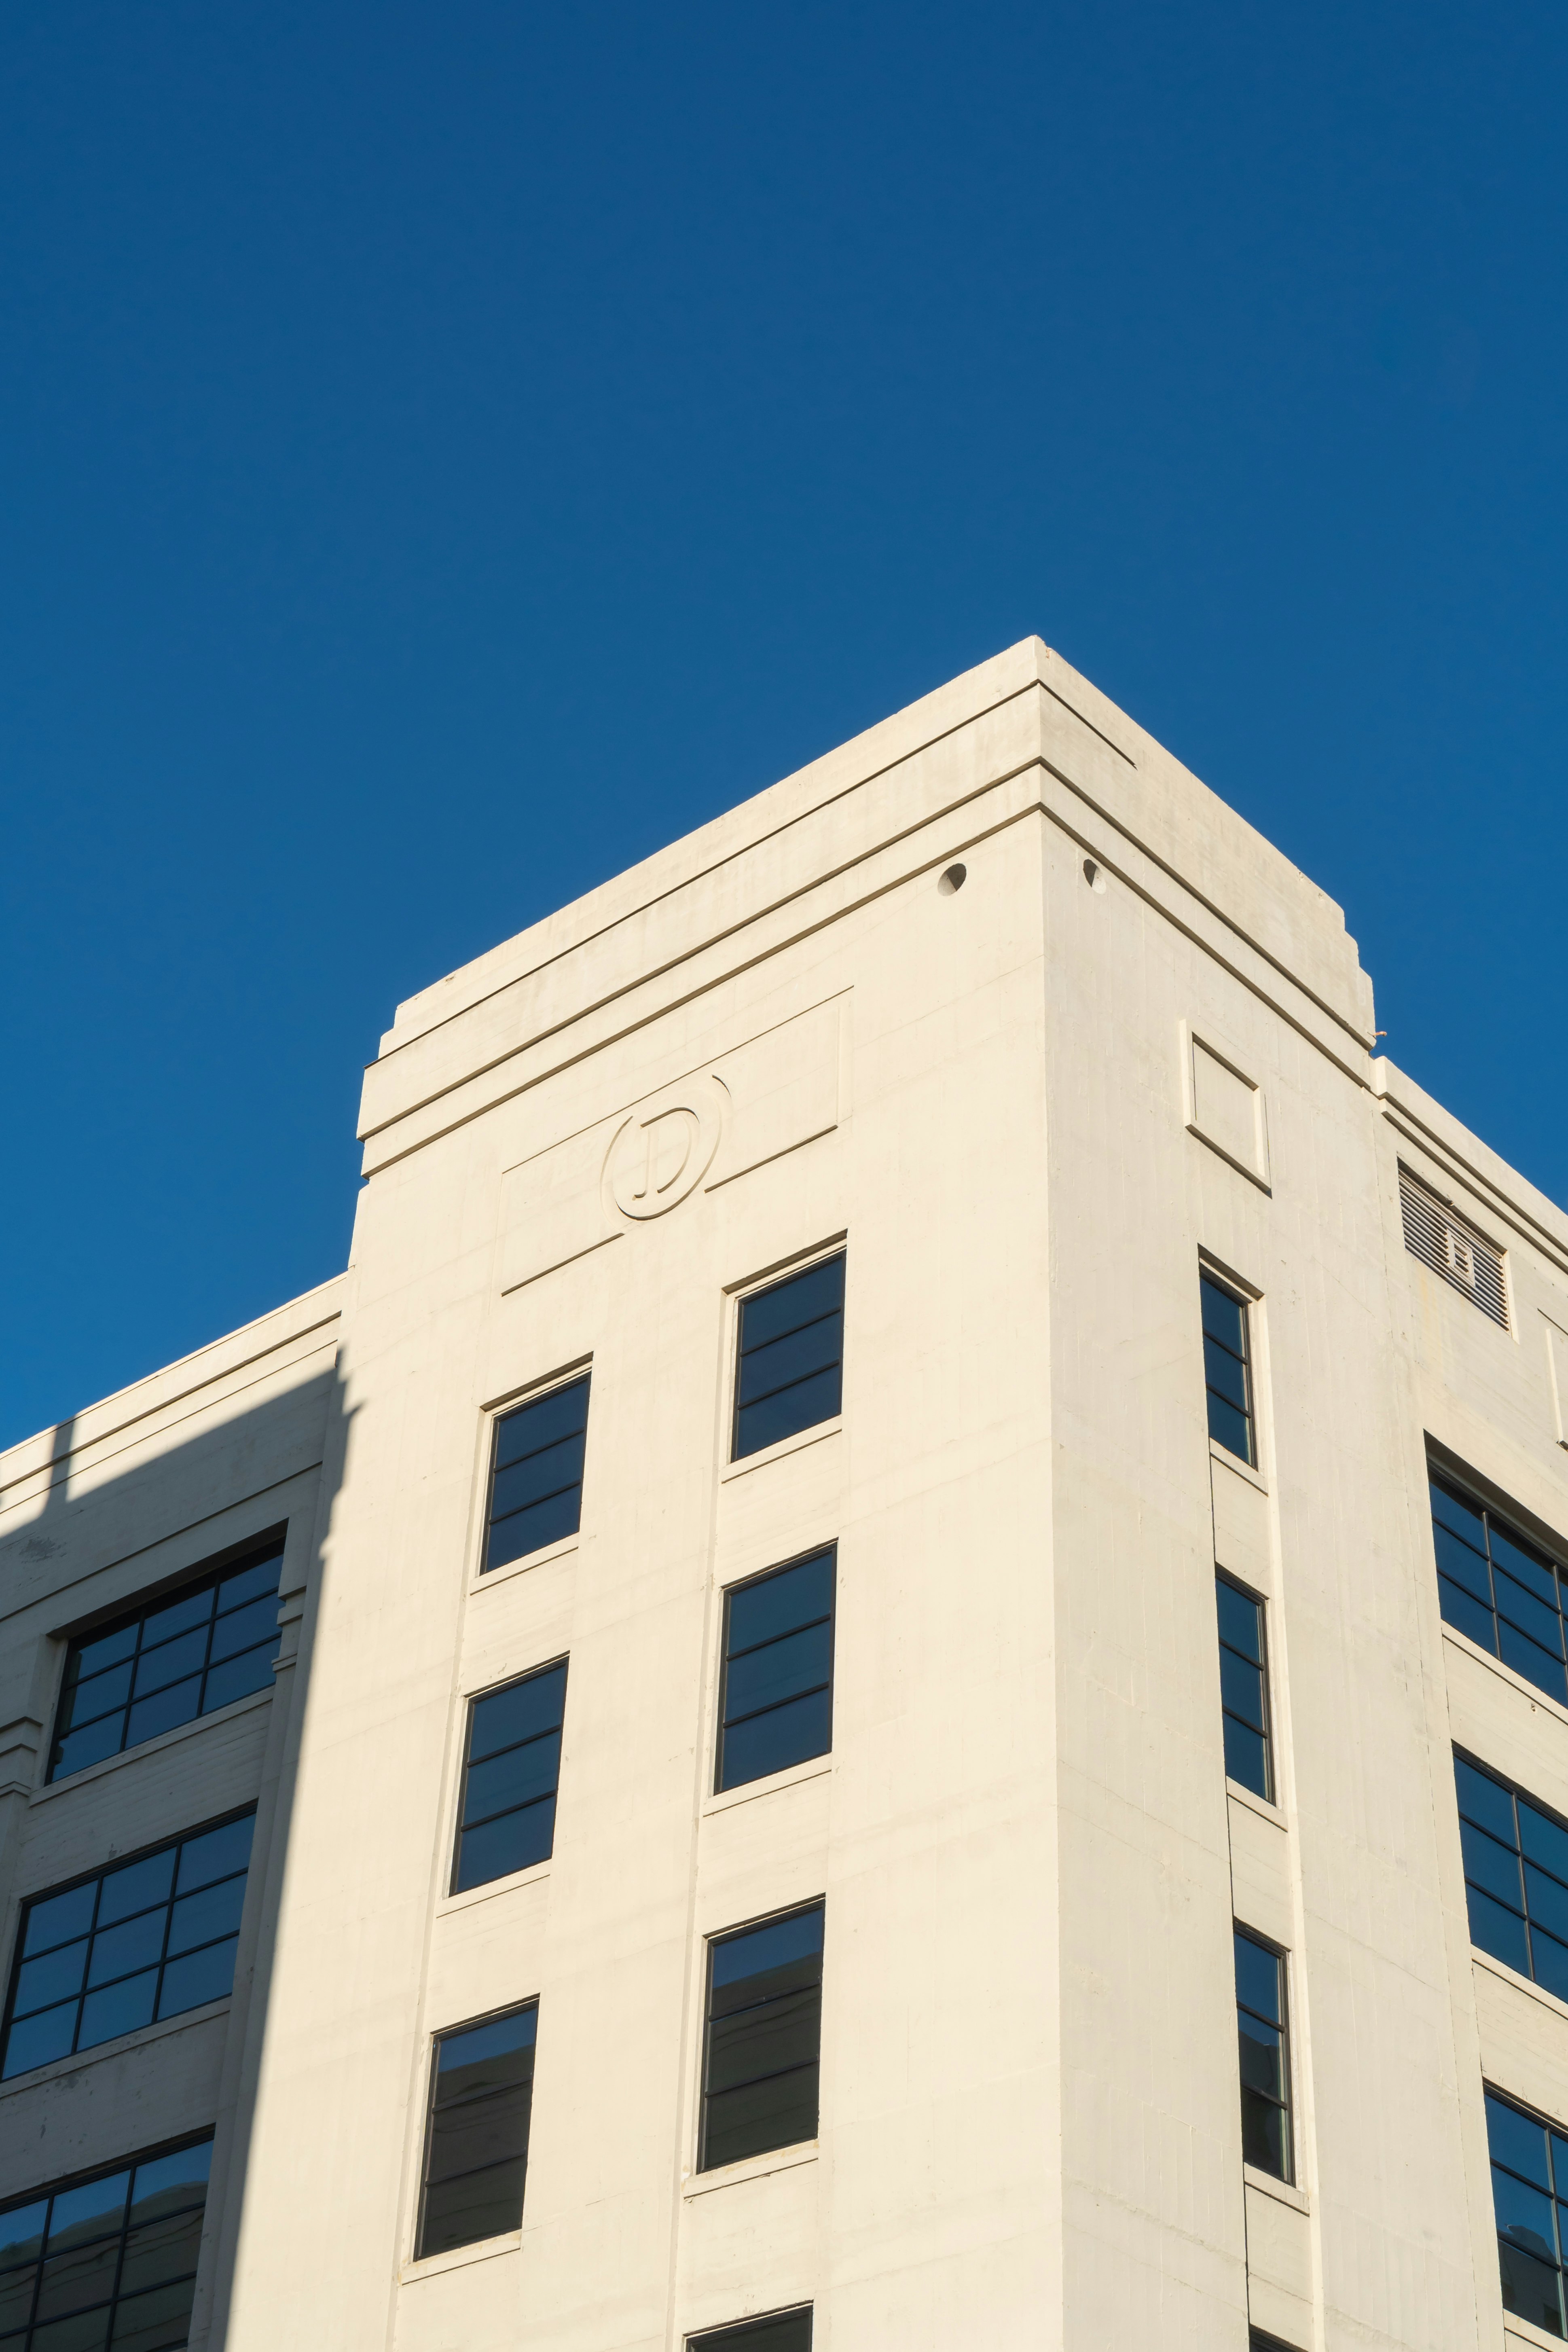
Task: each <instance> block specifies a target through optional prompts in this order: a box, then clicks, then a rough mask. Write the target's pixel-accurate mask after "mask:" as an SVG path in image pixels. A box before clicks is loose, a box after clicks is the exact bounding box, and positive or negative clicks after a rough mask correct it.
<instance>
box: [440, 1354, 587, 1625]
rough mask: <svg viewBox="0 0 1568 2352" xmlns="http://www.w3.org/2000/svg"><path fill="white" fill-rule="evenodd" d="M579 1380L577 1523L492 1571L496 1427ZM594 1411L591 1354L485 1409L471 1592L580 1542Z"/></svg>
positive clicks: (572, 1386) (501, 1561)
mask: <svg viewBox="0 0 1568 2352" xmlns="http://www.w3.org/2000/svg"><path fill="white" fill-rule="evenodd" d="M578 1381H583V1382H584V1384H585V1386H586V1388H587V1391H588V1401H587V1404H586V1406H585V1408H584V1416H583V1475H582V1476H581V1478H580V1479H579V1480H578V1481H577V1525H576V1526H575V1528H573V1529H572V1531H571V1533H570V1534H569V1535H563V1536H552V1537H551V1538H550V1539H549V1541H548V1542H546V1543H542V1544H540V1545H538V1546H537V1547H536V1548H535V1549H533V1550H532V1551H524V1552H519V1553H518V1554H517V1556H516V1557H515V1559H503V1560H500V1561H498V1562H497V1564H496V1565H495V1567H493V1568H491V1567H490V1566H489V1564H488V1559H489V1548H490V1528H491V1526H492V1520H491V1517H490V1505H491V1502H492V1501H493V1499H494V1496H495V1483H496V1469H497V1464H496V1455H497V1454H498V1453H499V1452H500V1442H501V1429H502V1427H503V1425H504V1424H505V1423H507V1422H508V1421H510V1418H511V1416H512V1414H513V1413H518V1412H527V1411H528V1410H529V1408H530V1406H531V1405H536V1404H542V1403H544V1402H545V1400H546V1399H547V1398H549V1397H552V1396H554V1395H555V1394H556V1392H557V1391H559V1390H562V1389H569V1388H574V1387H575V1386H576V1384H577V1382H578ZM593 1410H594V1359H593V1357H592V1356H584V1357H582V1358H581V1359H580V1360H578V1361H577V1362H576V1363H574V1364H568V1365H566V1366H564V1367H563V1369H562V1370H559V1371H553V1372H546V1373H544V1374H543V1375H542V1377H541V1378H540V1379H538V1380H536V1381H529V1382H528V1383H527V1384H526V1385H525V1386H524V1387H522V1388H520V1389H516V1390H513V1391H511V1393H510V1395H508V1396H505V1397H503V1398H502V1399H501V1400H500V1402H498V1403H495V1404H489V1405H487V1406H485V1408H484V1410H483V1413H482V1416H481V1423H480V1437H479V1450H480V1455H481V1459H480V1465H479V1508H478V1511H477V1512H476V1514H475V1517H476V1518H477V1519H478V1521H479V1533H478V1540H477V1543H476V1545H475V1553H474V1561H473V1567H472V1570H471V1571H470V1574H469V1578H468V1581H469V1584H470V1586H471V1587H472V1589H473V1590H474V1591H479V1590H480V1589H481V1588H483V1587H485V1586H486V1585H489V1583H491V1582H493V1581H495V1580H498V1579H500V1578H501V1577H503V1576H510V1575H512V1574H514V1573H516V1572H517V1571H519V1570H522V1569H526V1568H529V1567H532V1566H536V1565H537V1564H538V1563H539V1562H540V1561H542V1560H543V1559H549V1558H552V1556H553V1555H555V1554H556V1553H558V1552H561V1551H564V1550H565V1549H568V1547H569V1546H571V1545H573V1544H575V1543H578V1542H580V1541H581V1539H582V1534H583V1509H584V1500H585V1497H586V1495H587V1487H588V1430H589V1425H590V1423H591V1420H592V1417H593ZM519 1458H520V1459H525V1458H526V1457H524V1456H520V1457H519ZM505 1466H507V1467H510V1465H505ZM542 1499H543V1498H542Z"/></svg>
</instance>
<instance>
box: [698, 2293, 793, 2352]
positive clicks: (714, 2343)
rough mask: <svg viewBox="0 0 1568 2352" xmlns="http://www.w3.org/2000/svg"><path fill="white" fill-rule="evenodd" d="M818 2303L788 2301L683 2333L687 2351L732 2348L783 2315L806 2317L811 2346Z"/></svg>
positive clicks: (716, 2351)
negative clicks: (690, 2333)
mask: <svg viewBox="0 0 1568 2352" xmlns="http://www.w3.org/2000/svg"><path fill="white" fill-rule="evenodd" d="M800 2318H804V2319H805V2340H806V2344H807V2346H808V2347H809V2346H810V2344H811V2341H812V2338H813V2336H815V2334H816V2324H815V2323H816V2305H815V2304H814V2303H786V2304H784V2305H781V2306H780V2308H779V2309H778V2310H777V2311H754V2312H751V2313H749V2314H748V2315H747V2316H746V2317H745V2318H744V2319H731V2320H727V2321H726V2322H725V2324H724V2325H723V2326H721V2327H701V2328H699V2329H698V2330H697V2332H696V2334H695V2335H683V2336H681V2339H680V2341H681V2344H682V2346H683V2347H684V2352H731V2347H733V2346H734V2345H735V2344H737V2343H738V2342H740V2341H741V2339H742V2336H744V2335H745V2333H746V2331H747V2330H748V2329H752V2328H758V2327H772V2326H774V2325H775V2324H776V2323H777V2322H778V2321H779V2320H781V2319H800Z"/></svg>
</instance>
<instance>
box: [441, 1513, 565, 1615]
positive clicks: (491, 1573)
mask: <svg viewBox="0 0 1568 2352" xmlns="http://www.w3.org/2000/svg"><path fill="white" fill-rule="evenodd" d="M581 1541H582V1530H581V1528H579V1530H578V1532H577V1533H576V1535H574V1536H563V1537H562V1538H561V1541H560V1542H559V1543H552V1544H541V1545H540V1547H539V1549H538V1550H537V1551H525V1552H524V1553H523V1555H522V1558H521V1559H509V1560H508V1562H507V1564H506V1566H505V1567H504V1568H487V1569H486V1570H483V1572H482V1573H481V1574H480V1575H479V1576H475V1577H470V1578H469V1580H468V1597H469V1599H470V1600H472V1598H473V1596H474V1594H475V1593H476V1592H493V1591H495V1589H496V1586H497V1585H498V1584H510V1581H511V1580H512V1578H513V1577H514V1576H526V1575H527V1574H528V1572H529V1570H530V1569H534V1568H548V1567H549V1566H550V1565H551V1563H552V1561H553V1560H557V1559H567V1558H569V1556H570V1555H571V1554H572V1553H573V1552H574V1551H575V1550H576V1549H577V1547H578V1545H579V1544H580V1543H581Z"/></svg>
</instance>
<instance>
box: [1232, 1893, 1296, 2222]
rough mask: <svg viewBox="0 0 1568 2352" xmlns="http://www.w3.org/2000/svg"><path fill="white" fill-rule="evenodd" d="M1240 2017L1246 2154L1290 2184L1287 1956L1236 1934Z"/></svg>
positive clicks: (1239, 1930)
mask: <svg viewBox="0 0 1568 2352" xmlns="http://www.w3.org/2000/svg"><path fill="white" fill-rule="evenodd" d="M1236 2011H1237V2027H1238V2029H1239V2035H1240V2042H1241V2152H1242V2154H1243V2156H1244V2157H1245V2158H1246V2159H1247V2163H1248V2164H1253V2165H1256V2166H1257V2168H1258V2170H1259V2171H1260V2172H1271V2173H1273V2175H1274V2177H1275V2179H1277V2180H1289V2179H1290V2178H1291V2161H1290V2159H1291V2148H1290V2044H1289V2025H1288V2021H1287V2018H1286V2013H1285V1956H1284V1954H1283V1953H1282V1952H1277V1951H1276V1950H1275V1949H1274V1948H1273V1946H1272V1945H1270V1944H1266V1943H1264V1941H1263V1940H1262V1938H1261V1937H1258V1936H1252V1935H1249V1934H1248V1933H1247V1929H1246V1928H1245V1927H1238V1928H1237V1931H1236Z"/></svg>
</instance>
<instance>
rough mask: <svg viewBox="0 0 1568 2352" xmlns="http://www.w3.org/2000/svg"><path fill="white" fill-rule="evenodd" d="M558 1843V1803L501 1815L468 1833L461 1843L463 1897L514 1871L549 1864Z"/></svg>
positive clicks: (459, 1880)
mask: <svg viewBox="0 0 1568 2352" xmlns="http://www.w3.org/2000/svg"><path fill="white" fill-rule="evenodd" d="M554 1842H555V1800H554V1798H553V1797H547V1798H545V1800H544V1801H543V1803H542V1804H538V1805H529V1806H527V1807H525V1808H524V1810H523V1811H521V1812H516V1813H501V1814H500V1815H499V1816H498V1817H497V1819H496V1820H494V1821H493V1822H483V1823H482V1824H481V1826H480V1827H479V1828H478V1829H473V1830H465V1831H464V1832H462V1835H461V1836H460V1838H459V1839H458V1874H457V1884H456V1885H455V1886H454V1887H453V1889H452V1892H453V1893H454V1894H455V1895H461V1894H462V1893H463V1892H464V1890H465V1888H467V1887H469V1886H485V1885H489V1881H490V1880H491V1879H492V1878H506V1877H508V1876H510V1874H511V1872H512V1871H514V1870H531V1869H532V1868H533V1865H534V1864H535V1863H540V1862H548V1861H549V1859H550V1855H551V1851H552V1847H553V1845H554Z"/></svg>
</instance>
